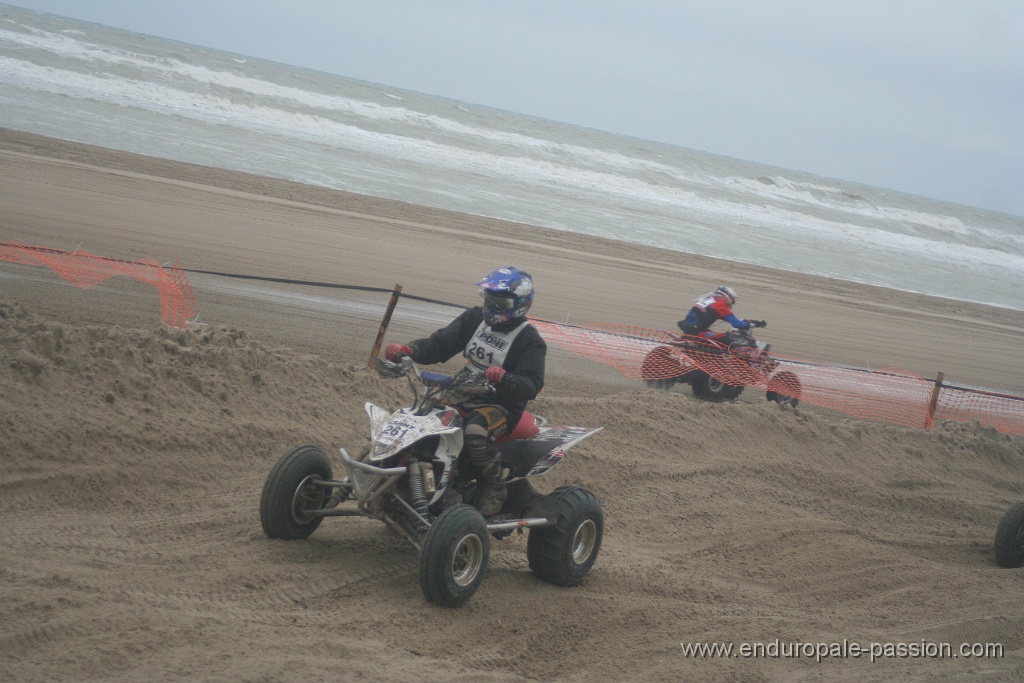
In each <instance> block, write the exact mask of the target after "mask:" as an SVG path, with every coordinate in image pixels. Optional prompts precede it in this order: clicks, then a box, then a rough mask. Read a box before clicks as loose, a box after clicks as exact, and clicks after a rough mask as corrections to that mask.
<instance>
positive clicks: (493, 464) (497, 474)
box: [466, 434, 508, 517]
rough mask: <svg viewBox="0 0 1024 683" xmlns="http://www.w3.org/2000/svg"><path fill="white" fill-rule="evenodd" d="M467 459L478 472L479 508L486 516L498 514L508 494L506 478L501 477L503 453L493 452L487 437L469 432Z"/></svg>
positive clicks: (477, 505) (467, 437)
mask: <svg viewBox="0 0 1024 683" xmlns="http://www.w3.org/2000/svg"><path fill="white" fill-rule="evenodd" d="M466 459H467V460H469V464H470V465H472V466H473V469H474V470H476V474H477V481H478V484H479V487H478V488H479V492H478V494H477V503H476V507H477V509H478V510H479V511H480V514H481V515H483V516H484V517H490V516H491V515H496V514H498V512H500V511H501V506H502V505H503V504H504V503H505V498H506V496H508V489H506V488H505V480H504V479H502V478H501V454H500V453H495V452H493V450H492V449H491V448H490V444H489V443H488V441H487V437H485V436H479V435H476V434H467V435H466Z"/></svg>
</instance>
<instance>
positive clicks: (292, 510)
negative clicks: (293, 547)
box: [260, 445, 331, 540]
mask: <svg viewBox="0 0 1024 683" xmlns="http://www.w3.org/2000/svg"><path fill="white" fill-rule="evenodd" d="M330 478H331V462H330V460H328V459H327V456H326V455H324V452H323V451H322V450H320V449H319V448H317V447H316V446H308V445H307V446H297V447H295V448H293V449H291V450H290V451H288V452H287V453H285V454H284V455H282V456H281V459H280V460H278V461H277V464H275V465H274V467H273V468H272V469H271V470H270V474H268V475H267V481H266V482H265V483H264V484H263V494H262V495H261V496H260V523H261V524H262V525H263V531H264V532H265V533H266V534H267V536H268V537H270V538H282V539H285V540H297V539H302V538H309V535H310V534H312V533H313V532H314V531H316V528H317V527H318V526H320V522H322V521H323V517H316V516H312V515H309V514H307V513H308V512H309V511H311V510H320V509H322V508H324V507H326V506H327V504H328V502H329V500H330V497H331V496H330V490H329V489H327V488H325V487H323V486H317V485H316V484H315V483H314V482H316V481H323V480H329V479H330Z"/></svg>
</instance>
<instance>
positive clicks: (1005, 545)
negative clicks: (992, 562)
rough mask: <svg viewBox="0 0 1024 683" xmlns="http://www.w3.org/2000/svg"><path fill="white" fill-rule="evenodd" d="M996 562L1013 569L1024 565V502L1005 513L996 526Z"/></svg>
mask: <svg viewBox="0 0 1024 683" xmlns="http://www.w3.org/2000/svg"><path fill="white" fill-rule="evenodd" d="M995 546H996V562H998V563H999V566H1000V567H1006V568H1008V569H1012V568H1014V567H1020V566H1021V565H1024V502H1022V503H1017V504H1016V505H1014V506H1013V507H1011V508H1010V509H1009V510H1007V511H1006V512H1005V513H1004V514H1003V518H1002V519H1000V520H999V526H998V527H996V539H995Z"/></svg>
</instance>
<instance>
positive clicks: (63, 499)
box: [0, 129, 1024, 682]
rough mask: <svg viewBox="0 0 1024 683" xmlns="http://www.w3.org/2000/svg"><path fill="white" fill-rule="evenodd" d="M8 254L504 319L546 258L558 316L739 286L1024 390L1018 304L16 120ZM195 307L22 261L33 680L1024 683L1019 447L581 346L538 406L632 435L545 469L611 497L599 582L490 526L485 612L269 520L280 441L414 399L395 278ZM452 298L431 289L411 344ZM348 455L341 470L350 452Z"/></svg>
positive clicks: (370, 295)
mask: <svg viewBox="0 0 1024 683" xmlns="http://www.w3.org/2000/svg"><path fill="white" fill-rule="evenodd" d="M0 198H2V202H0V241H11V240H19V241H21V242H25V243H28V244H35V245H42V246H47V247H53V248H57V249H64V250H68V251H73V250H76V249H81V250H85V251H88V252H90V253H92V254H97V255H101V256H106V257H111V258H117V259H125V260H135V259H139V258H143V257H152V258H155V259H156V260H157V261H159V262H161V263H168V264H170V263H174V262H177V263H179V264H180V266H181V267H182V268H184V269H187V270H190V271H215V272H219V273H233V274H239V275H249V276H258V277H263V278H278V279H290V280H303V281H317V282H326V283H336V284H346V285H357V286H362V287H376V288H386V289H390V288H392V287H393V286H394V285H396V284H400V285H402V287H403V291H404V293H406V294H412V295H417V296H421V297H428V298H433V299H436V300H439V301H448V302H452V303H457V304H466V305H471V304H473V303H475V300H476V299H475V297H476V292H475V288H474V286H473V283H474V282H476V280H477V279H479V278H480V277H481V276H482V275H484V274H485V273H487V272H488V271H490V270H492V269H494V268H495V267H498V266H502V265H507V264H513V265H516V266H519V267H520V268H523V269H526V270H528V271H530V272H531V273H532V274H533V276H534V278H535V281H536V283H537V288H538V295H537V299H536V303H535V305H534V307H533V309H532V311H531V314H532V315H535V316H537V317H539V318H542V319H546V320H551V321H555V322H568V323H572V324H588V323H609V324H616V325H633V326H639V327H645V328H664V329H675V323H676V321H677V320H679V318H680V317H682V315H683V314H684V313H685V310H686V309H687V308H688V307H689V305H690V303H691V302H692V300H693V299H694V298H695V297H696V296H697V295H699V294H701V293H703V292H705V291H707V290H709V289H712V288H713V287H714V286H717V285H719V284H729V285H731V286H732V287H734V288H735V289H736V290H738V291H739V293H740V301H739V303H738V305H737V307H736V308H737V313H738V314H739V315H740V316H742V317H749V318H759V319H765V320H767V321H769V326H768V328H767V329H766V330H765V331H764V333H763V336H764V337H765V338H767V339H770V341H771V342H772V344H773V348H774V349H775V350H776V351H778V352H779V353H781V354H784V355H785V356H789V357H794V358H804V359H809V360H814V361H818V362H822V363H831V364H837V365H849V366H855V367H863V368H872V369H880V368H901V369H904V370H907V371H909V372H911V373H914V374H917V375H919V376H922V377H926V378H931V377H934V376H935V375H936V374H937V373H939V372H942V373H943V374H944V376H945V378H946V381H948V382H952V383H956V384H961V385H965V386H976V387H984V388H989V389H993V390H996V391H1003V392H1008V393H1012V394H1017V395H1020V394H1022V393H1024V364H1022V363H1021V362H1020V361H1019V358H1018V349H1019V347H1020V340H1021V339H1022V335H1024V312H1021V311H1013V310H1008V309H1000V308H994V307H989V306H982V305H977V304H971V303H965V302H959V301H951V300H946V299H939V298H935V297H929V296H925V295H920V294H914V293H908V292H900V291H895V290H889V289H884V288H878V287H871V286H867V285H861V284H856V283H851V282H843V281H837V280H829V279H826V278H819V277H812V276H805V275H799V274H795V273H788V272H782V271H775V270H770V269H765V268H761V267H754V266H750V265H745V264H739V263H733V262H726V261H719V260H716V259H711V258H706V257H701V256H696V255H691V254H684V253H679V252H672V251H667V250H661V249H655V248H650V247H643V246H637V245H629V244H625V243H620V242H615V241H612V240H604V239H599V238H593V237H587V236H581V235H576V234H570V233H563V232H557V231H551V230H546V229H543V228H538V227H533V226H527V225H519V224H512V223H508V222H504V221H499V220H494V219H488V218H481V217H476V216H468V215H462V214H454V213H451V212H446V211H441V210H437V209H431V208H427V207H421V206H415V205H409V204H403V203H400V202H394V201H388V200H382V199H376V198H372V197H365V196H361V195H355V194H349V193H344V192H339V191H333V190H327V189H323V188H318V187H312V186H307V185H301V184H297V183H291V182H288V181H283V180H275V179H268V178H261V177H256V176H250V175H246V174H242V173H236V172H229V171H223V170H217V169H212V168H206V167H200V166H194V165H189V164H183V163H178V162H172V161H167V160H162V159H156V158H150V157H142V156H137V155H132V154H128V153H122V152H116V151H111V150H105V149H100V148H95V147H90V146H87V145H80V144H75V143H70V142H66V141H60V140H55V139H51V138H44V137H39V136H35V135H30V134H26V133H20V132H15V131H9V130H2V129H0ZM189 279H190V282H191V284H192V287H193V288H194V291H195V296H196V303H197V310H198V316H199V317H198V322H199V323H200V324H197V325H195V326H193V327H191V328H190V329H189V330H185V331H179V330H172V329H168V328H164V327H162V326H161V325H160V310H159V302H158V298H157V295H156V292H155V290H154V288H152V287H149V286H146V285H143V284H141V283H138V282H134V281H132V280H130V279H127V278H113V279H110V280H107V281H105V282H103V283H101V284H100V285H98V286H97V287H95V288H92V289H77V288H74V287H72V286H71V285H69V284H68V283H67V282H66V281H65V280H63V279H62V278H61V277H60V276H59V275H57V274H56V273H54V272H53V271H50V270H48V269H44V268H33V267H29V266H25V265H16V264H11V263H5V262H0V516H2V517H0V518H2V520H3V525H4V527H5V529H6V533H5V534H3V541H2V546H0V572H2V575H3V582H2V587H0V619H2V622H3V626H2V627H0V678H2V679H3V680H10V681H137V680H155V681H162V680H175V681H177V680H182V681H184V680H188V681H193V680H194V681H238V680H246V681H293V680H295V681H297V680H305V679H307V678H309V677H310V676H318V677H321V676H327V677H329V678H330V679H332V680H344V681H348V680H351V681H356V680H359V681H366V680H370V681H376V680H379V681H391V680H404V679H411V678H414V677H416V678H420V679H424V680H452V681H536V680H540V681H573V682H575V681H579V682H583V681H631V680H645V681H677V680H734V681H776V680H786V681H793V680H830V681H863V680H905V681H912V680H920V681H934V680H957V681H967V680H978V681H993V680H1006V681H1011V680H1020V678H1021V676H1022V675H1024V616H1022V615H1024V590H1022V588H1024V570H1005V569H1000V568H999V567H997V565H996V564H995V562H994V559H993V556H992V555H993V553H992V536H993V534H994V531H995V527H996V523H997V522H998V520H999V517H1000V515H1001V514H1002V512H1003V511H1004V510H1005V509H1006V508H1007V507H1009V506H1010V505H1011V504H1013V503H1015V502H1017V501H1020V500H1024V439H1021V438H1020V437H1014V436H1009V435H1006V434H1002V433H999V432H997V431H995V430H993V429H991V428H986V427H982V426H979V425H977V424H971V423H965V424H961V423H941V424H939V425H938V426H937V428H936V429H932V430H924V429H910V428H903V427H897V426H893V425H888V424H884V423H876V422H867V421H863V420H856V419H853V418H849V417H847V416H844V415H842V414H839V413H834V412H829V411H826V410H822V409H814V408H812V407H800V408H797V409H795V410H794V409H790V408H788V407H780V406H777V405H775V404H772V403H768V402H766V401H764V400H763V395H762V396H760V397H757V396H754V395H752V392H748V393H747V394H745V395H744V397H743V398H742V399H741V400H738V401H736V402H734V403H727V404H708V403H702V402H699V401H696V400H695V399H693V397H692V396H691V395H690V394H689V392H688V391H683V390H682V389H681V388H677V389H675V390H673V391H671V392H662V391H654V390H651V389H647V388H645V387H642V386H640V384H639V383H638V382H633V381H630V380H628V379H626V378H624V377H622V376H621V375H619V374H618V373H616V372H615V371H614V370H612V369H610V368H608V367H606V366H602V365H600V364H596V363H593V362H591V361H587V360H585V359H583V358H581V357H579V356H577V355H575V354H572V353H569V352H568V351H566V350H565V349H561V348H557V347H553V348H552V349H551V352H550V353H549V357H548V373H547V388H546V390H545V392H544V394H543V395H542V396H541V397H540V398H539V399H538V400H537V401H536V402H535V405H534V408H535V411H536V412H538V413H540V414H543V415H546V416H547V417H548V418H549V419H550V420H552V421H554V422H556V423H561V424H579V425H588V426H603V427H604V428H605V429H604V431H603V432H601V433H600V434H599V435H598V436H596V437H594V438H593V439H591V440H590V441H588V442H586V443H585V444H583V445H581V446H580V447H579V449H578V450H573V451H572V453H571V457H567V458H566V461H565V462H564V463H563V464H562V465H560V466H559V467H557V468H555V469H554V470H552V472H551V473H549V474H547V475H544V477H542V478H541V480H540V481H539V483H538V488H541V489H543V490H552V489H554V488H555V487H557V486H559V485H563V484H567V483H572V484H577V485H581V486H585V487H586V488H589V489H591V490H592V491H593V492H594V493H595V494H597V495H598V497H599V498H600V499H601V501H602V504H603V505H604V508H605V514H606V518H607V527H606V537H605V544H604V547H603V548H602V552H601V556H600V558H599V559H598V562H597V564H596V565H595V567H594V570H593V572H592V574H591V575H590V577H588V579H587V580H586V582H585V583H584V584H583V585H582V586H580V587H577V588H573V589H560V588H556V587H554V586H551V585H548V584H545V583H542V582H540V581H539V580H537V579H535V578H534V577H533V576H532V575H531V573H530V571H529V567H528V565H527V560H526V537H525V536H513V537H512V538H510V539H508V540H505V541H501V542H495V543H494V547H493V549H492V558H491V567H490V570H489V572H488V575H487V577H486V578H485V580H484V583H483V585H482V587H481V588H480V590H479V591H478V592H477V594H476V595H475V596H474V597H473V599H472V600H471V601H470V602H469V603H468V604H467V605H466V606H464V607H463V608H460V609H458V610H447V609H443V608H439V607H434V606H431V605H428V604H427V603H426V602H425V601H424V600H423V597H422V595H421V593H420V589H419V585H418V580H417V571H416V568H417V560H416V555H415V551H414V550H413V549H412V548H410V547H408V546H407V545H406V544H405V543H404V542H403V541H401V540H400V539H397V538H395V537H392V536H390V535H388V534H387V533H386V532H385V530H384V528H383V526H382V525H380V524H378V523H376V522H372V521H368V520H341V519H339V520H327V521H325V523H324V524H323V526H322V527H321V528H320V529H319V530H318V531H317V532H316V534H314V536H313V537H312V538H310V539H309V540H308V541H301V542H291V543H288V542H282V541H270V540H268V539H266V538H265V537H264V535H263V533H262V530H261V529H260V524H259V516H258V510H257V505H258V499H259V494H260V489H261V487H262V485H263V481H264V478H265V477H266V474H267V472H268V471H269V469H270V467H271V466H272V465H273V463H274V462H275V461H276V460H277V458H278V457H279V456H280V455H281V454H282V453H283V452H285V451H286V450H287V449H289V448H291V447H292V446H294V445H298V444H300V443H314V444H317V445H320V446H321V447H323V448H324V449H325V450H326V451H328V452H329V453H336V451H337V448H338V447H341V446H344V447H347V448H349V449H351V448H352V447H353V445H355V444H359V443H361V440H362V439H363V438H364V433H365V431H366V417H365V414H364V412H363V403H364V402H366V401H373V402H374V403H378V404H380V405H385V406H388V407H392V408H394V407H397V406H399V405H401V404H402V402H403V401H405V400H406V398H407V396H406V392H407V388H406V387H405V386H404V385H403V384H401V383H400V382H396V381H389V380H385V379H383V378H380V377H378V376H377V375H375V374H374V373H372V372H371V371H370V370H369V369H368V368H367V363H366V361H367V358H368V356H369V353H370V349H371V346H372V344H373V340H374V336H375V334H376V332H377V329H378V326H379V324H380V318H381V315H382V312H383V310H384V306H385V304H386V303H387V295H386V294H382V293H379V292H364V291H353V290H345V289H324V288H312V287H306V286H301V285H286V284H279V283H273V282H266V281H258V280H251V279H232V278H225V277H221V276H217V275H209V274H202V273H193V274H190V275H189ZM456 314H457V310H456V309H453V308H450V307H446V306H441V305H437V304H428V303H422V302H417V301H413V300H406V299H403V300H402V302H401V303H400V304H399V306H398V307H397V309H396V311H395V314H394V319H393V321H392V324H391V331H390V333H389V335H388V341H407V340H409V339H411V338H414V337H419V336H423V335H425V334H428V333H429V332H431V331H433V330H434V329H436V328H437V327H439V326H440V325H442V324H444V323H445V322H447V320H449V319H451V318H452V317H454V315H456ZM338 469H340V462H339V463H338ZM775 641H782V642H785V643H798V642H799V643H815V644H817V643H842V642H844V641H853V642H857V643H859V644H862V645H864V646H865V647H866V646H867V645H869V644H870V643H922V642H929V643H951V644H952V645H953V648H954V650H958V648H959V647H960V645H961V644H963V643H969V644H975V643H998V644H999V645H1000V646H1001V648H1002V650H1003V652H1002V656H1001V657H966V656H958V657H956V658H941V657H892V658H881V659H879V660H878V661H875V662H871V661H869V658H868V657H867V656H866V655H865V656H861V657H852V656H846V657H843V656H835V657H826V658H825V659H824V660H823V661H820V662H819V661H816V659H815V657H814V656H811V657H807V656H801V657H788V658H784V657H774V658H773V657H767V658H753V657H721V658H713V657H692V656H691V657H687V656H686V655H685V654H684V653H683V651H682V647H681V644H687V643H697V642H722V643H734V644H735V646H736V647H737V648H738V647H739V646H740V644H741V643H755V642H757V643H771V642H775Z"/></svg>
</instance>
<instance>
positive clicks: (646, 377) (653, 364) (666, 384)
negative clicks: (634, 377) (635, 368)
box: [640, 346, 683, 391]
mask: <svg viewBox="0 0 1024 683" xmlns="http://www.w3.org/2000/svg"><path fill="white" fill-rule="evenodd" d="M673 373H676V374H673ZM682 374H683V367H682V366H681V365H680V364H679V361H678V360H677V359H676V358H673V357H672V348H671V347H668V346H659V347H658V348H656V349H653V350H651V351H650V352H648V354H647V355H646V356H645V357H644V362H643V364H642V365H641V366H640V377H641V379H643V381H644V384H646V385H647V386H649V387H651V388H652V389H664V390H666V391H667V390H669V389H671V388H672V387H673V386H675V383H676V382H678V381H679V377H680V376H682Z"/></svg>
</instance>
